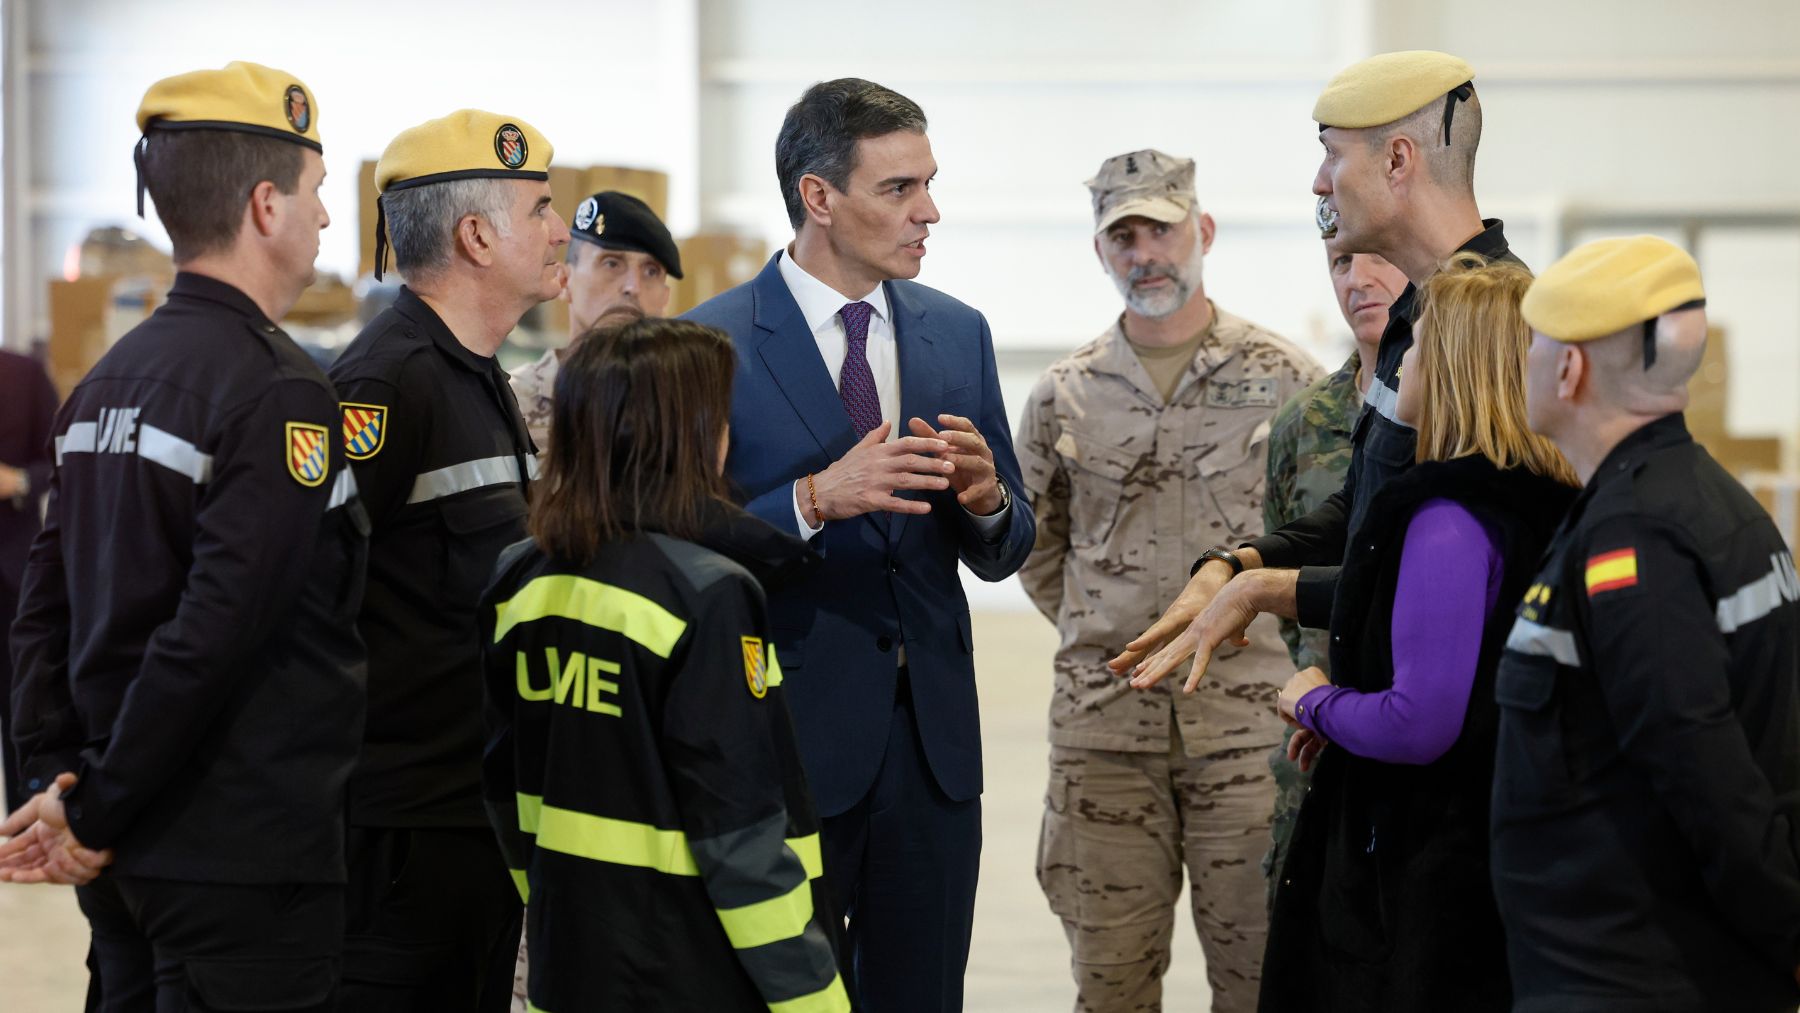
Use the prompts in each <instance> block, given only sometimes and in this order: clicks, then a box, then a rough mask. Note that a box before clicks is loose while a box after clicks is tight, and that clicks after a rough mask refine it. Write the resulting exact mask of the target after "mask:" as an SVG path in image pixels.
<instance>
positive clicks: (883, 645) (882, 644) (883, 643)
mask: <svg viewBox="0 0 1800 1013" xmlns="http://www.w3.org/2000/svg"><path fill="white" fill-rule="evenodd" d="M875 647H876V648H877V649H878V650H880V651H882V652H883V653H886V652H888V651H891V650H893V649H894V641H893V639H892V638H891V637H876V638H875Z"/></svg>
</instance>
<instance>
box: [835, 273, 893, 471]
mask: <svg viewBox="0 0 1800 1013" xmlns="http://www.w3.org/2000/svg"><path fill="white" fill-rule="evenodd" d="M874 312H875V307H873V306H870V305H869V304H868V303H866V302H853V303H848V304H846V305H845V306H844V308H843V309H841V310H838V315H839V316H841V317H843V318H844V336H845V337H847V338H849V339H850V343H849V346H848V347H847V348H846V349H845V350H844V371H843V373H842V374H840V376H839V379H838V396H839V397H841V398H843V399H844V410H845V411H847V412H849V413H850V425H851V426H853V427H855V429H856V438H857V439H859V440H860V439H862V438H863V437H865V436H867V435H869V430H871V429H874V428H875V427H877V426H879V425H881V423H882V422H883V421H884V420H883V419H882V417H881V397H880V396H879V395H877V394H876V393H875V374H874V373H872V372H870V370H869V316H870V314H872V313H874Z"/></svg>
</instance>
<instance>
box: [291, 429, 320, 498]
mask: <svg viewBox="0 0 1800 1013" xmlns="http://www.w3.org/2000/svg"><path fill="white" fill-rule="evenodd" d="M325 438H326V431H325V427H324V426H315V425H313V424H312V423H310V422H289V423H288V424H287V470H288V474H290V475H292V476H294V481H296V482H299V483H300V484H301V485H303V486H306V487H307V488H309V489H310V488H313V487H314V486H317V485H319V484H321V483H323V482H324V481H325V471H326V455H327V452H328V451H327V445H326V443H325Z"/></svg>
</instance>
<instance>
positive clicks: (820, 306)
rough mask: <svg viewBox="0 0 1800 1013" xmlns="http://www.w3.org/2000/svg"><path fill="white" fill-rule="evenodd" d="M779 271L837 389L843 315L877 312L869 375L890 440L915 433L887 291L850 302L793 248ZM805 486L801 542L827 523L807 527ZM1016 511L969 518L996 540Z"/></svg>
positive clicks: (844, 340) (845, 340)
mask: <svg viewBox="0 0 1800 1013" xmlns="http://www.w3.org/2000/svg"><path fill="white" fill-rule="evenodd" d="M776 267H777V269H778V270H780V272H781V280H782V281H783V282H785V283H786V284H787V287H788V293H789V294H790V295H792V296H793V297H794V302H795V303H796V304H798V305H799V307H800V316H801V317H802V318H804V319H805V320H806V327H807V329H808V330H810V331H812V335H813V340H814V341H816V342H818V344H819V357H820V358H822V359H824V360H825V370H826V372H828V373H830V374H831V383H832V385H833V386H835V387H838V388H840V389H841V388H842V387H843V382H842V378H843V374H844V358H845V356H847V355H848V354H849V352H850V335H849V332H848V331H846V330H845V329H844V318H843V317H841V316H839V315H838V311H839V310H841V309H843V308H844V307H845V306H846V305H848V304H850V303H853V302H866V303H868V304H869V306H870V307H871V308H872V309H874V311H875V312H873V313H871V314H870V315H869V340H868V357H869V372H870V373H871V374H873V375H874V377H875V396H876V397H877V398H879V399H880V401H881V418H882V420H883V421H885V422H887V423H889V424H890V426H891V428H890V429H889V430H888V440H889V441H890V442H891V441H893V440H897V439H899V438H900V437H902V436H910V435H912V433H911V431H910V430H907V429H906V428H904V427H903V425H902V423H901V419H900V355H899V352H898V351H897V349H896V345H895V342H894V317H893V313H892V311H891V309H890V308H889V307H888V301H887V289H885V288H884V287H882V286H881V285H876V286H875V288H874V290H873V291H871V292H870V293H869V294H868V295H865V296H863V297H862V298H861V299H846V298H844V294H843V293H842V292H839V291H838V290H837V289H834V288H832V287H831V286H830V285H827V284H825V283H824V282H822V281H820V280H819V279H817V278H815V277H813V276H812V275H810V274H808V273H807V272H806V269H805V268H803V267H801V266H800V265H799V264H797V263H795V262H794V258H793V256H792V251H791V249H790V250H783V251H782V252H781V260H780V261H779V262H778V263H777V265H776ZM926 421H928V422H931V423H933V424H934V428H935V423H936V420H935V419H928V420H926ZM805 482H806V479H805V478H804V477H803V478H800V479H799V480H797V481H796V482H795V483H794V526H795V530H796V533H798V534H799V535H800V537H801V538H806V539H811V538H813V537H815V536H816V535H818V533H819V532H821V531H823V530H825V525H824V523H823V522H821V523H820V524H819V526H818V527H814V526H813V525H811V524H809V523H807V520H806V512H805V511H804V510H802V509H801V508H800V504H801V503H802V502H806V503H809V504H810V502H811V500H810V498H809V496H808V494H807V492H806V490H805V489H803V488H802V486H803V485H804V484H805ZM1010 507H1011V504H1010V502H1009V503H1008V504H1007V507H1006V508H1002V509H1001V510H1000V511H999V512H997V513H994V514H991V515H988V516H982V515H980V514H976V513H973V512H971V513H970V514H969V516H970V517H971V518H972V519H973V520H974V521H975V527H976V530H977V531H979V532H980V533H981V535H982V537H984V538H992V537H994V535H995V534H996V533H997V532H998V531H999V529H1000V527H1001V525H1002V523H1003V522H1004V521H1005V520H1006V515H1007V514H1008V513H1010V512H1011V510H1010ZM964 509H965V510H967V508H964Z"/></svg>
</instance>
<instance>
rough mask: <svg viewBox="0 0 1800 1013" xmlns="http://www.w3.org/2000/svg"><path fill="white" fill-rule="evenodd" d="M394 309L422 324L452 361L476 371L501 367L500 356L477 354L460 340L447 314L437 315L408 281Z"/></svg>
mask: <svg viewBox="0 0 1800 1013" xmlns="http://www.w3.org/2000/svg"><path fill="white" fill-rule="evenodd" d="M394 311H395V312H396V313H399V314H400V315H401V316H403V317H405V318H406V319H408V320H410V321H412V322H413V323H415V324H417V325H418V326H419V329H420V330H421V331H423V332H424V333H425V334H426V335H427V336H428V337H430V338H431V341H432V343H433V344H435V345H437V347H438V351H440V352H443V353H444V354H445V355H446V356H448V357H449V358H450V359H451V360H452V361H454V362H456V363H458V364H460V365H462V366H464V367H467V368H468V369H470V370H473V371H474V372H476V373H481V374H488V373H492V372H494V371H495V370H498V369H500V364H499V360H498V358H496V357H495V356H492V355H477V354H475V353H474V352H472V351H470V350H469V349H468V347H467V346H465V345H464V344H463V343H462V342H460V341H458V340H456V335H455V334H453V333H451V331H450V326H449V325H448V324H446V323H444V318H443V317H440V316H438V315H437V310H434V309H432V308H431V304H430V303H427V302H426V301H425V300H423V299H421V298H419V294H418V293H417V292H414V291H413V290H412V289H410V288H407V287H406V286H405V285H402V286H400V295H399V297H398V298H396V299H395V300H394Z"/></svg>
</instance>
